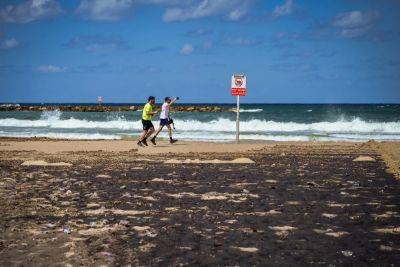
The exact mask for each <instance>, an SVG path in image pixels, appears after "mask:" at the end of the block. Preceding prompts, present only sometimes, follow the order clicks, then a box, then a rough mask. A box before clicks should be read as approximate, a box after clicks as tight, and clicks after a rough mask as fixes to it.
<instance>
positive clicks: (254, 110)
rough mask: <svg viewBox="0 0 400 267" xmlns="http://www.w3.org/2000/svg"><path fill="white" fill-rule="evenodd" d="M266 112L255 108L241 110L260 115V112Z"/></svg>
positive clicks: (241, 110)
mask: <svg viewBox="0 0 400 267" xmlns="http://www.w3.org/2000/svg"><path fill="white" fill-rule="evenodd" d="M263 111H264V110H263V109H262V108H254V109H240V112H244V113H246V112H248V113H258V112H263Z"/></svg>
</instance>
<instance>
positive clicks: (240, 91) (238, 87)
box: [231, 75, 246, 96]
mask: <svg viewBox="0 0 400 267" xmlns="http://www.w3.org/2000/svg"><path fill="white" fill-rule="evenodd" d="M231 93H232V95H233V96H245V95H246V76H244V75H232V81H231Z"/></svg>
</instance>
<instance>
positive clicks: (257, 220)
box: [0, 139, 400, 266]
mask: <svg viewBox="0 0 400 267" xmlns="http://www.w3.org/2000/svg"><path fill="white" fill-rule="evenodd" d="M85 142H86V143H85ZM101 145H103V146H101ZM162 146H163V147H162ZM99 147H100V148H99ZM398 148H399V144H398V143H374V142H369V143H333V142H332V143H307V142H303V143H298V142H293V143H274V142H267V143H264V142H259V143H248V142H245V143H243V144H241V145H239V146H237V145H235V144H213V143H184V142H182V145H181V146H174V147H171V146H169V145H168V144H166V143H165V142H161V143H160V147H158V148H152V147H148V148H140V149H139V150H136V147H135V146H132V142H131V141H66V140H64V141H50V140H32V139H30V140H24V139H17V140H14V139H1V140H0V169H1V173H0V214H2V216H1V218H0V265H1V266H10V265H29V266H37V265H67V264H70V265H72V266H76V265H85V266H86V265H100V264H105V265H111V266H113V265H125V264H132V265H163V266H164V265H293V266H294V265H299V264H300V265H329V264H332V265H387V266H390V265H393V266H395V265H397V264H398V262H400V214H399V212H400V210H399V203H400V181H399V180H398V179H397V178H396V177H395V175H394V173H395V172H394V171H390V172H388V171H387V168H388V167H387V163H388V162H389V161H390V160H391V161H394V162H396V160H398V159H399V158H396V157H397V155H399V152H398V151H399V150H398ZM385 151H386V152H385ZM357 158H358V160H356V161H355V159H357ZM389 158H390V160H389ZM392 168H395V165H393V166H392V167H390V170H391V169H392Z"/></svg>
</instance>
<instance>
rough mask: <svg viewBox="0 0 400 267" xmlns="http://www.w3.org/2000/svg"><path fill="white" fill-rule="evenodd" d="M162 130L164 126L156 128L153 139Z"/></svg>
mask: <svg viewBox="0 0 400 267" xmlns="http://www.w3.org/2000/svg"><path fill="white" fill-rule="evenodd" d="M163 128H164V125H160V126H158V129H157V131H156V133H155V134H154V137H153V138H156V137H157V135H158V134H159V133H160V132H161V131H162V129H163Z"/></svg>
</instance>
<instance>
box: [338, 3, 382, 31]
mask: <svg viewBox="0 0 400 267" xmlns="http://www.w3.org/2000/svg"><path fill="white" fill-rule="evenodd" d="M379 18H380V14H379V13H378V12H362V11H358V10H356V11H351V12H345V13H341V14H339V15H337V16H336V17H335V19H334V20H333V21H332V26H333V27H335V28H337V29H338V32H337V35H338V36H339V37H343V38H357V37H361V36H364V35H366V34H367V33H368V32H369V31H370V30H371V29H372V28H373V26H374V25H375V23H376V22H377V21H378V20H379Z"/></svg>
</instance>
